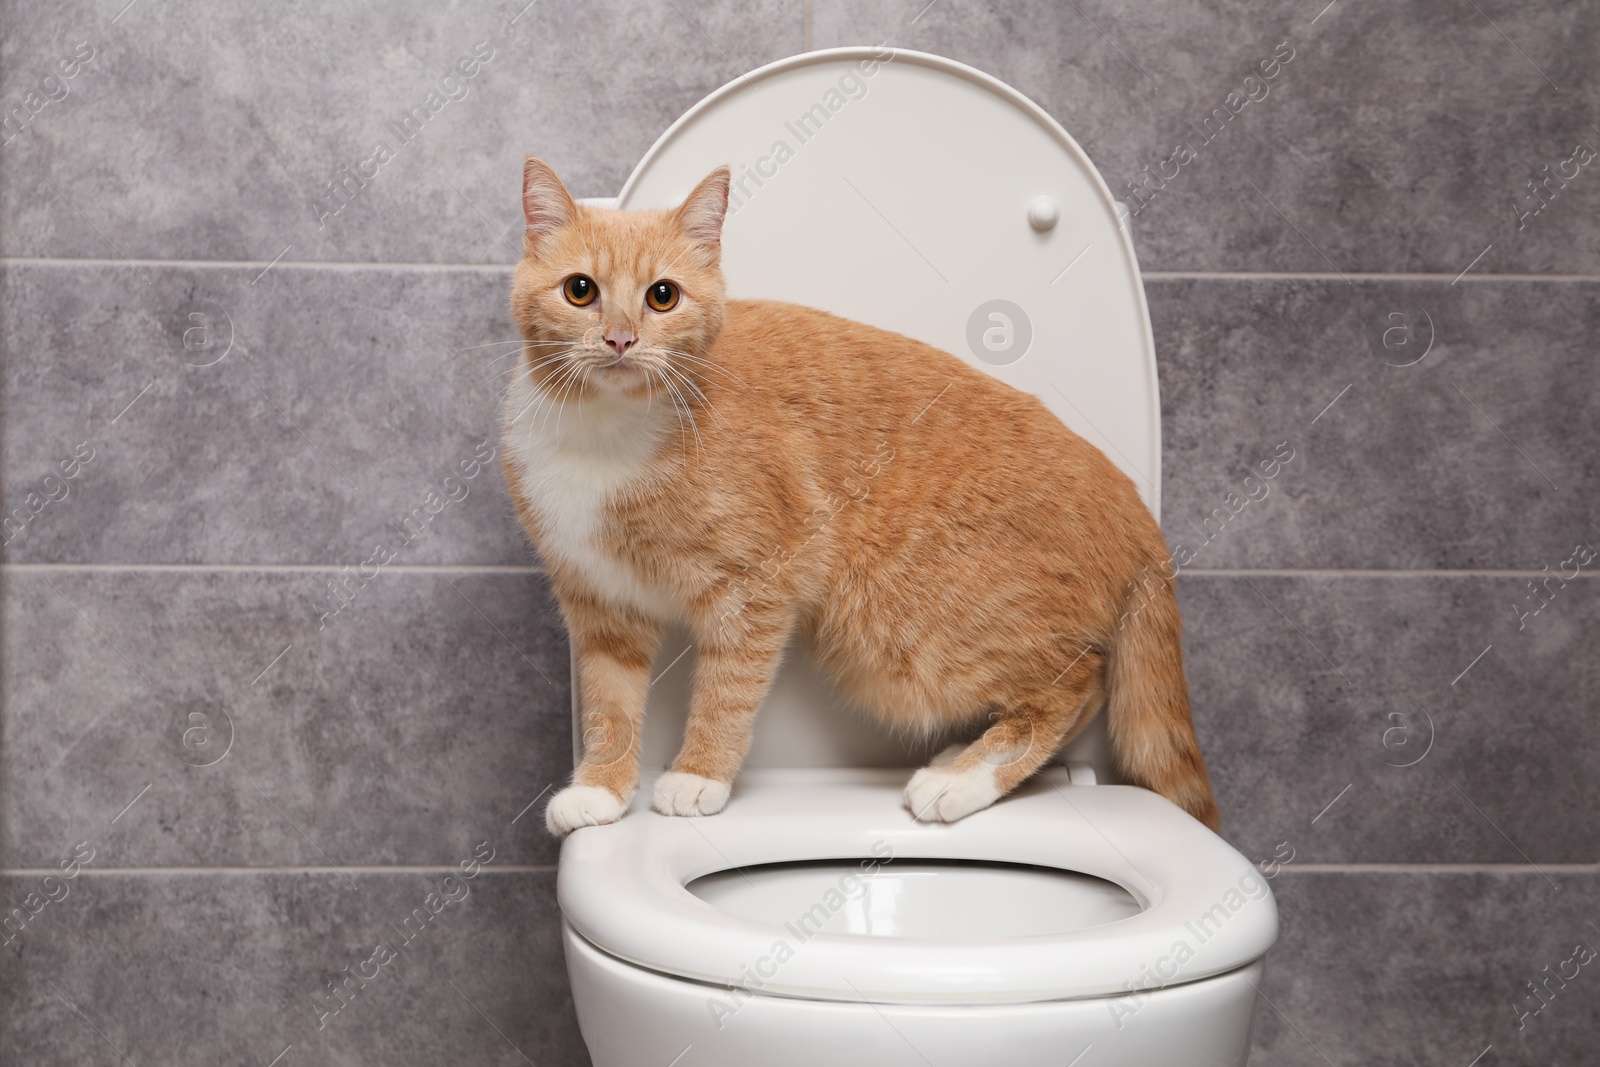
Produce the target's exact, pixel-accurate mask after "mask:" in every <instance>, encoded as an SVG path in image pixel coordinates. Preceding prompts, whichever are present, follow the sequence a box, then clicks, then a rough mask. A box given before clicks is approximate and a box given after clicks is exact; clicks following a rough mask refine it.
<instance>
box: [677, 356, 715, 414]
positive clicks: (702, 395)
mask: <svg viewBox="0 0 1600 1067" xmlns="http://www.w3.org/2000/svg"><path fill="white" fill-rule="evenodd" d="M662 369H663V371H665V372H666V373H668V374H675V375H677V377H678V378H679V380H680V381H682V382H683V384H684V385H685V386H687V387H688V388H689V389H690V390H692V391H693V393H694V395H695V396H697V397H699V398H700V403H701V404H702V405H703V406H704V407H705V409H706V410H707V411H709V412H710V413H711V417H712V418H713V419H715V420H716V421H718V422H721V421H722V413H721V412H719V411H718V410H717V408H716V405H714V404H712V403H711V401H710V399H708V398H707V397H706V394H705V393H704V392H703V391H702V390H701V389H700V387H699V386H698V385H696V384H695V383H694V380H693V379H691V378H690V377H689V376H688V375H687V374H685V373H683V371H681V370H679V369H678V368H677V367H674V366H673V365H672V364H671V363H663V364H662Z"/></svg>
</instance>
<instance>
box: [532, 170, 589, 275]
mask: <svg viewBox="0 0 1600 1067" xmlns="http://www.w3.org/2000/svg"><path fill="white" fill-rule="evenodd" d="M522 214H523V216H524V217H525V218H526V219H527V220H528V228H527V232H526V234H525V235H524V237H523V248H524V249H525V250H526V252H527V254H528V255H532V254H533V253H534V252H535V251H536V250H537V249H538V245H539V241H540V240H541V239H543V238H544V237H547V236H549V235H550V234H552V233H555V232H556V231H557V230H559V229H561V227H563V226H566V225H569V224H570V223H572V222H573V220H575V219H576V218H577V217H578V205H577V204H575V203H573V200H572V196H571V194H570V193H568V192H567V187H566V186H565V185H562V184H561V179H560V178H557V177H556V172H555V171H553V170H551V169H550V165H549V164H548V163H546V162H545V161H544V160H542V159H540V158H538V157H537V156H529V157H528V159H527V161H526V162H525V163H523V164H522Z"/></svg>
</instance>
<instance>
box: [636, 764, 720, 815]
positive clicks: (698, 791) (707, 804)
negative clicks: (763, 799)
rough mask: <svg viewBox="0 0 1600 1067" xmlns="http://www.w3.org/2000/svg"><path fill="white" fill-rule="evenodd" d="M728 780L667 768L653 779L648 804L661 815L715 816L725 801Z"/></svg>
mask: <svg viewBox="0 0 1600 1067" xmlns="http://www.w3.org/2000/svg"><path fill="white" fill-rule="evenodd" d="M731 789H732V786H730V785H729V784H728V783H727V782H719V781H717V780H716V779H715V778H702V777H701V776H700V775H698V774H685V773H684V772H683V771H668V772H667V773H666V774H663V775H662V776H661V777H660V778H657V779H656V788H655V795H654V796H653V797H652V800H651V806H652V807H654V808H655V809H656V810H657V811H659V812H660V813H661V814H663V815H715V814H716V813H717V812H719V811H721V810H722V808H723V805H725V804H727V803H728V793H729V791H730V790H731Z"/></svg>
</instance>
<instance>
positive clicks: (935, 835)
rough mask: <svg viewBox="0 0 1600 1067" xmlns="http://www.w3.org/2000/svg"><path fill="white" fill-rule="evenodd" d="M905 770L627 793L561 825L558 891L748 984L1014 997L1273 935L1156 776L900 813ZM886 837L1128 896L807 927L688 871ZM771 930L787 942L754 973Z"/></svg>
mask: <svg viewBox="0 0 1600 1067" xmlns="http://www.w3.org/2000/svg"><path fill="white" fill-rule="evenodd" d="M904 784H905V773H904V772H903V771H898V770H896V771H874V770H827V769H823V770H766V771H760V772H755V773H753V774H751V775H750V776H749V777H748V780H747V779H741V780H740V782H739V784H738V786H737V787H736V789H735V793H734V798H733V800H732V802H731V803H730V804H729V805H728V807H727V809H726V810H725V811H724V812H723V813H722V814H720V815H716V816H711V817H704V818H669V817H665V816H661V815H658V814H656V813H655V812H653V811H650V810H648V807H647V805H646V804H644V803H641V802H637V801H636V803H635V806H634V807H635V810H634V811H632V812H631V813H630V814H628V816H627V817H626V818H624V819H622V820H620V821H619V822H617V823H614V824H612V825H609V826H600V827H590V828H586V829H583V830H579V831H578V832H577V833H575V834H573V835H572V836H571V837H569V838H568V839H567V842H566V843H565V845H564V846H563V848H562V853H561V864H560V872H559V877H558V894H559V897H560V904H561V910H562V912H563V914H564V915H565V916H566V919H567V921H568V923H570V924H571V926H572V927H573V928H574V929H575V930H576V931H577V933H578V934H580V935H581V936H582V937H583V938H585V939H586V940H587V941H589V942H590V943H591V944H593V945H594V946H595V947H597V948H599V949H600V950H601V951H603V952H605V953H607V954H609V955H611V956H613V957H616V958H619V959H621V960H624V961H626V962H629V963H632V964H634V965H637V966H639V967H644V968H648V969H650V970H652V971H656V972H660V973H663V974H667V975H672V976H676V977H680V978H684V979H690V980H693V981H697V982H704V983H708V984H711V985H715V986H723V987H727V986H732V985H746V986H747V988H751V989H758V991H759V992H760V993H762V994H769V995H778V996H787V997H799V998H805V999H810V1000H828V1001H860V1000H862V999H865V1000H867V1001H869V1002H873V1003H883V1004H943V1005H954V1004H965V1005H975V1004H1017V1003H1028V1002H1034V1001H1045V1000H1060V999H1068V998H1083V997H1096V996H1110V995H1116V994H1125V993H1127V992H1129V991H1132V990H1137V989H1151V988H1162V987H1165V986H1169V985H1176V984H1180V983H1185V982H1192V981H1196V980H1199V979H1202V978H1206V977H1209V976H1212V975H1218V974H1223V973H1226V972H1229V971H1233V970H1236V969H1238V968H1240V967H1244V966H1246V965H1247V964H1250V963H1252V962H1253V961H1255V960H1256V959H1259V958H1260V957H1261V956H1263V955H1264V954H1265V953H1266V951H1267V949H1268V948H1270V947H1271V945H1272V943H1273V941H1274V940H1275V938H1276V937H1277V908H1276V906H1275V904H1274V903H1273V899H1272V895H1271V893H1270V892H1269V891H1268V890H1267V886H1266V882H1265V880H1264V879H1263V878H1262V876H1261V874H1260V873H1259V872H1258V871H1256V869H1255V868H1254V867H1253V866H1252V865H1251V864H1250V863H1249V861H1247V860H1245V859H1244V857H1243V856H1241V855H1240V854H1239V853H1238V852H1236V851H1235V850H1234V849H1233V848H1231V847H1230V846H1229V845H1228V844H1227V843H1226V842H1224V841H1223V840H1222V839H1221V838H1219V837H1217V836H1216V835H1215V834H1213V833H1212V832H1211V831H1209V830H1207V829H1206V828H1205V827H1204V826H1202V825H1201V824H1200V823H1198V822H1196V821H1195V820H1193V819H1192V818H1190V817H1189V816H1188V815H1187V814H1185V813H1184V812H1183V811H1181V810H1180V809H1179V808H1177V807H1176V806H1175V805H1173V804H1172V803H1170V802H1169V801H1167V800H1166V799H1164V798H1162V797H1160V796H1158V795H1156V794H1155V793H1152V792H1149V791H1147V790H1144V789H1140V788H1137V787H1133V786H1103V785H1093V786H1089V785H1072V784H1071V781H1070V778H1069V776H1068V772H1066V771H1065V770H1062V769H1054V770H1051V771H1047V772H1045V773H1044V774H1042V775H1039V776H1038V777H1037V778H1036V779H1035V780H1033V781H1032V782H1030V783H1029V784H1027V785H1026V786H1024V787H1023V788H1022V789H1019V790H1018V791H1017V792H1016V793H1015V794H1013V795H1012V796H1010V797H1008V798H1006V799H1004V800H1002V801H1000V802H999V803H998V804H996V805H995V806H994V807H992V808H989V809H987V810H985V811H981V812H978V813H976V814H974V815H971V816H969V817H967V818H966V819H964V820H962V821H961V822H959V823H956V824H954V825H949V826H945V825H929V824H924V823H918V822H916V821H915V820H913V819H912V818H911V816H910V814H909V813H908V812H907V811H906V810H905V809H904V807H903V806H902V803H901V790H902V789H903V787H904ZM640 795H641V796H646V797H647V796H648V795H649V789H648V786H647V787H646V788H644V789H642V790H641V791H640ZM875 846H876V851H875ZM885 848H887V849H889V850H891V854H892V856H893V857H894V858H896V859H913V858H914V859H947V860H966V861H988V862H998V863H1009V864H1030V865H1035V866H1041V867H1054V868H1058V869H1061V870H1066V871H1072V872H1079V873H1083V874H1088V875H1092V876H1095V877H1099V878H1103V879H1105V880H1107V881H1110V882H1114V883H1116V884H1118V885H1120V886H1122V887H1123V888H1124V889H1126V890H1127V891H1128V892H1129V893H1130V894H1132V895H1133V897H1134V898H1135V899H1136V900H1137V901H1138V902H1139V904H1140V905H1141V907H1142V908H1143V910H1142V911H1141V912H1140V913H1139V914H1137V915H1134V916H1132V917H1129V918H1126V919H1123V920H1120V921H1118V922H1114V923H1110V924H1107V925H1103V926H1096V927H1091V928H1088V929H1080V930H1075V931H1073V932H1070V933H1064V934H1052V935H1043V936H1033V937H1016V938H983V939H954V938H951V939H944V938H880V937H870V938H869V937H861V936H851V935H834V934H825V933H819V934H815V935H814V936H811V937H809V938H807V939H806V940H805V941H804V943H803V944H797V943H796V938H795V936H794V932H793V931H792V930H790V929H787V928H786V927H785V925H784V924H777V923H774V924H768V923H762V922H756V921H753V920H750V919H745V918H741V917H739V916H736V915H732V914H730V913H728V912H724V911H722V910H720V909H718V908H716V907H715V906H713V905H711V904H709V903H707V902H705V901H703V900H701V899H700V898H698V897H696V896H695V895H694V894H693V893H691V892H690V891H689V889H688V888H686V887H687V886H688V884H689V883H690V882H692V881H694V880H695V879H696V878H700V877H702V876H704V875H707V874H712V873H715V872H719V871H727V870H731V869H736V868H742V867H750V866H756V865H760V864H769V863H783V862H793V861H799V860H830V859H834V860H852V859H861V858H867V857H871V856H874V855H877V856H880V857H881V856H882V855H883V854H884V850H885ZM779 941H783V942H785V943H787V944H788V945H789V947H790V948H791V949H792V950H793V951H792V954H791V955H790V956H789V958H787V959H786V960H785V961H784V962H783V963H782V964H781V966H777V967H776V969H775V973H774V974H772V975H771V977H765V976H763V977H762V978H759V979H756V980H755V981H756V984H755V985H751V984H749V983H750V981H751V979H750V976H751V974H752V968H753V967H754V966H755V964H756V963H757V961H759V960H761V959H763V958H770V957H771V956H772V955H773V952H774V947H775V945H776V944H777V942H779Z"/></svg>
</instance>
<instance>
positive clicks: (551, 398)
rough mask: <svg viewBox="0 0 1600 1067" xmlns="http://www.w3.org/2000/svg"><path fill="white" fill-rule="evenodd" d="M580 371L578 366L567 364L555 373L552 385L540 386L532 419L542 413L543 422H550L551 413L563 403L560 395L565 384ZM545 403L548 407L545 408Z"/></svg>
mask: <svg viewBox="0 0 1600 1067" xmlns="http://www.w3.org/2000/svg"><path fill="white" fill-rule="evenodd" d="M580 369H581V368H580V365H579V364H577V363H569V364H567V365H566V366H565V367H562V368H561V370H560V371H558V372H557V373H556V378H555V381H554V382H553V383H550V384H549V386H548V387H544V386H541V387H540V388H539V394H540V396H539V402H538V404H536V405H535V406H534V409H533V418H535V419H537V418H540V412H541V411H543V412H544V414H543V422H545V423H548V422H549V421H550V415H551V413H552V412H554V411H556V410H557V409H558V408H559V407H560V405H561V403H562V402H563V395H562V394H563V391H564V390H565V388H566V385H567V382H568V381H569V380H571V379H572V378H574V377H576V376H577V374H578V371H579V370H580ZM547 402H548V403H549V407H546V406H545V404H546V403H547Z"/></svg>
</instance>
